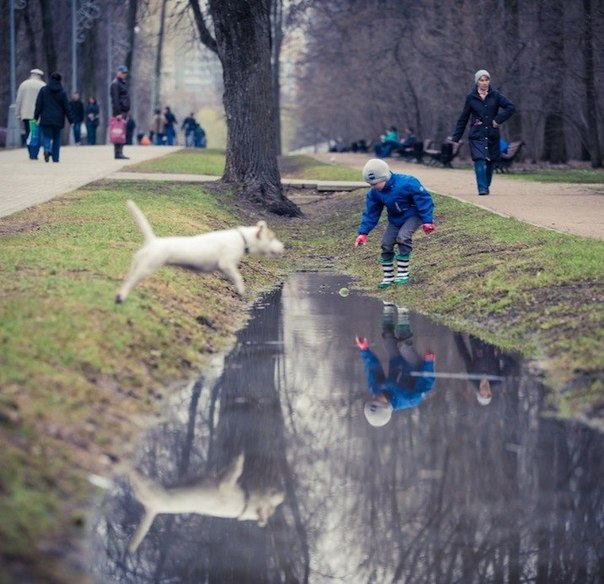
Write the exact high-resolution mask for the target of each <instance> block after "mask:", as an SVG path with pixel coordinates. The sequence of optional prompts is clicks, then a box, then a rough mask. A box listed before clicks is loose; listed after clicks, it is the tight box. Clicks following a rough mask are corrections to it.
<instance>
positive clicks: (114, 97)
mask: <svg viewBox="0 0 604 584" xmlns="http://www.w3.org/2000/svg"><path fill="white" fill-rule="evenodd" d="M127 76H128V68H127V67H126V66H125V65H120V66H119V67H118V68H117V70H116V72H115V78H114V79H113V81H112V82H111V86H110V88H109V89H110V91H109V92H110V95H111V115H113V116H114V117H116V118H121V119H123V120H124V121H127V119H128V114H129V112H130V94H129V93H128V87H127V85H126V77H127ZM113 152H114V157H115V158H116V159H117V160H128V157H127V156H124V145H123V144H114V145H113Z"/></svg>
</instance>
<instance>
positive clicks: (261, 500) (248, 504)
mask: <svg viewBox="0 0 604 584" xmlns="http://www.w3.org/2000/svg"><path fill="white" fill-rule="evenodd" d="M243 463H244V456H243V454H241V455H239V456H238V457H237V458H236V459H235V461H234V462H233V464H231V465H230V466H229V467H228V468H227V469H226V470H225V471H224V472H223V473H222V475H221V476H219V477H213V478H207V479H204V480H203V481H202V482H201V483H200V484H198V485H196V486H193V487H177V488H170V489H165V488H163V487H162V486H160V485H158V484H157V483H155V482H153V481H151V480H150V479H148V478H147V477H144V476H143V475H141V474H140V473H138V472H136V471H133V472H132V473H131V475H130V482H131V484H132V487H133V489H134V493H135V495H136V497H137V499H138V500H139V501H140V502H141V503H142V504H143V506H144V507H145V514H144V516H143V518H142V520H141V523H140V525H139V526H138V528H137V530H136V532H135V533H134V535H133V537H132V540H131V541H130V545H129V547H128V549H129V551H130V553H134V552H136V550H137V549H138V546H139V545H140V543H141V541H142V540H143V539H144V537H145V535H146V534H147V532H148V531H149V529H150V527H151V525H152V523H153V520H154V519H155V516H156V515H160V514H162V513H169V514H178V513H196V514H198V515H209V516H212V517H223V518H228V519H237V520H239V521H256V522H257V523H258V525H260V526H261V527H264V526H265V525H266V523H267V521H268V520H269V518H270V517H271V516H272V515H273V513H274V512H275V510H276V509H277V507H279V505H280V504H281V503H283V499H284V494H283V492H282V491H280V490H278V489H267V490H265V491H254V490H252V491H249V492H247V491H245V490H244V489H243V488H242V487H241V486H240V485H239V484H238V481H239V478H240V477H241V474H242V472H243Z"/></svg>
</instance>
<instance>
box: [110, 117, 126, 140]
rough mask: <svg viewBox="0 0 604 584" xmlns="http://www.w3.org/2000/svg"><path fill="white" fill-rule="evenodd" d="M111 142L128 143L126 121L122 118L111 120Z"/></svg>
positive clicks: (112, 118)
mask: <svg viewBox="0 0 604 584" xmlns="http://www.w3.org/2000/svg"><path fill="white" fill-rule="evenodd" d="M109 141H110V142H111V143H112V144H125V143H126V120H125V119H124V118H122V117H121V116H112V117H111V118H109Z"/></svg>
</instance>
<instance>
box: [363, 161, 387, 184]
mask: <svg viewBox="0 0 604 584" xmlns="http://www.w3.org/2000/svg"><path fill="white" fill-rule="evenodd" d="M390 174H391V173H390V168H389V167H388V165H387V164H386V163H385V162H384V161H383V160H381V159H379V158H372V159H371V160H368V161H367V164H365V166H364V167H363V180H364V181H365V182H367V183H369V184H370V185H374V184H377V183H379V182H382V181H383V180H388V179H389V178H390Z"/></svg>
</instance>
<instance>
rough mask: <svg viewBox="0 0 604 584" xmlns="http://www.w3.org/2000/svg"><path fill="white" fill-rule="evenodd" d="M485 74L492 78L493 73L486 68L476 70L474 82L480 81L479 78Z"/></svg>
mask: <svg viewBox="0 0 604 584" xmlns="http://www.w3.org/2000/svg"><path fill="white" fill-rule="evenodd" d="M483 75H486V76H487V77H488V78H489V79H490V78H491V74H490V73H489V72H488V71H487V70H486V69H479V70H478V71H476V73H474V83H478V80H479V79H480V78H481V77H482V76H483Z"/></svg>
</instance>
